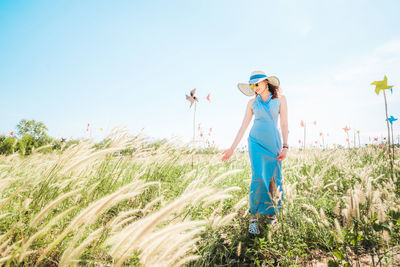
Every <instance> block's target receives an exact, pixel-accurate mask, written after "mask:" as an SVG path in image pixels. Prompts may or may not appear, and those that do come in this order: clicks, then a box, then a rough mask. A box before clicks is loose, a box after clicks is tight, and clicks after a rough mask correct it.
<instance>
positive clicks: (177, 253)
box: [161, 237, 201, 266]
mask: <svg viewBox="0 0 400 267" xmlns="http://www.w3.org/2000/svg"><path fill="white" fill-rule="evenodd" d="M186 239H188V238H187V237H186V238H184V239H182V241H185V240H186ZM200 239H201V238H200V237H197V238H194V239H192V240H190V241H188V242H185V245H183V246H181V247H180V248H179V249H177V248H178V247H179V246H175V249H174V250H172V249H171V250H170V253H172V255H171V257H170V258H168V257H167V255H168V254H166V255H165V256H164V255H163V256H161V257H162V258H163V259H169V260H167V261H166V263H167V264H166V266H175V263H176V262H177V261H180V260H181V259H182V257H184V256H185V255H186V254H187V253H188V252H190V251H192V250H193V249H194V245H195V244H196V243H197V242H198V241H200ZM164 266H165V265H164Z"/></svg>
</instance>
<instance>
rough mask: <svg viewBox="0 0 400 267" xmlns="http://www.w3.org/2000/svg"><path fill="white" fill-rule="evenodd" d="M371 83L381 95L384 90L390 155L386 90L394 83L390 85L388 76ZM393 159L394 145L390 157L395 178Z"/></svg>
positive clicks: (391, 173)
mask: <svg viewBox="0 0 400 267" xmlns="http://www.w3.org/2000/svg"><path fill="white" fill-rule="evenodd" d="M371 85H375V93H376V94H377V95H379V92H380V91H381V90H382V91H383V98H384V99H385V114H386V125H387V130H388V146H389V147H388V148H389V149H388V152H389V156H390V128H389V120H388V111H387V101H386V94H385V90H386V89H392V87H393V85H388V84H387V77H386V75H385V77H384V78H383V81H374V82H372V83H371ZM393 161H394V147H392V157H391V159H390V170H391V172H390V175H391V177H392V178H393Z"/></svg>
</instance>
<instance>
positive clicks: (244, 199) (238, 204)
mask: <svg viewBox="0 0 400 267" xmlns="http://www.w3.org/2000/svg"><path fill="white" fill-rule="evenodd" d="M248 199H249V197H248V196H247V195H246V196H244V197H242V198H241V199H240V200H239V201H238V202H236V204H235V205H234V206H233V211H236V212H237V211H238V210H239V209H240V208H241V207H243V206H244V205H246V204H247V203H248Z"/></svg>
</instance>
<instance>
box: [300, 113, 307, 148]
mask: <svg viewBox="0 0 400 267" xmlns="http://www.w3.org/2000/svg"><path fill="white" fill-rule="evenodd" d="M300 126H301V127H304V139H303V140H304V141H303V149H306V124H305V122H304V121H303V120H301V121H300Z"/></svg>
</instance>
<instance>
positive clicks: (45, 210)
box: [30, 189, 81, 227]
mask: <svg viewBox="0 0 400 267" xmlns="http://www.w3.org/2000/svg"><path fill="white" fill-rule="evenodd" d="M79 191H81V189H77V190H74V191H71V192H68V193H66V194H64V195H61V196H59V197H58V198H57V199H55V200H54V201H52V202H50V203H49V204H48V205H47V206H46V207H44V208H43V209H42V210H41V211H40V212H39V213H38V214H37V215H36V217H35V218H33V220H32V221H31V223H30V226H31V227H36V226H37V225H38V223H40V221H41V220H43V218H44V217H45V215H46V214H47V213H48V212H49V211H50V210H51V209H52V208H53V207H54V206H56V205H57V204H59V203H60V202H62V201H64V200H65V199H67V198H69V197H70V196H73V195H74V194H76V193H77V192H79Z"/></svg>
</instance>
